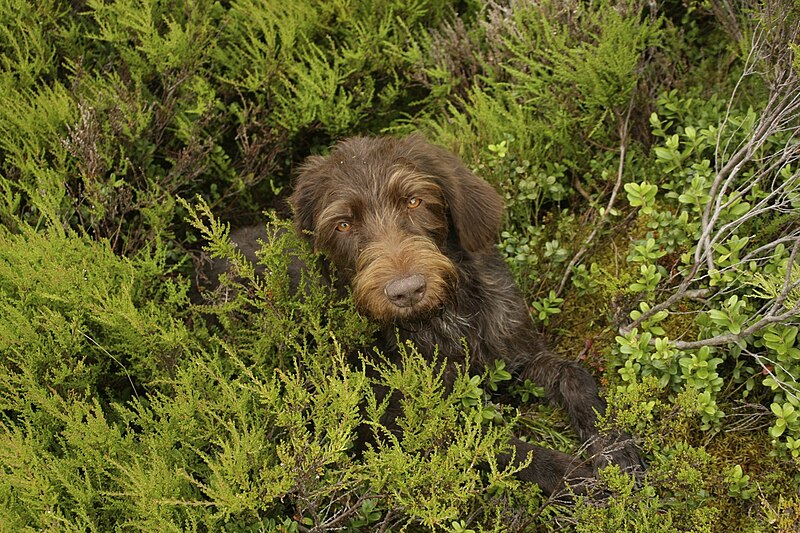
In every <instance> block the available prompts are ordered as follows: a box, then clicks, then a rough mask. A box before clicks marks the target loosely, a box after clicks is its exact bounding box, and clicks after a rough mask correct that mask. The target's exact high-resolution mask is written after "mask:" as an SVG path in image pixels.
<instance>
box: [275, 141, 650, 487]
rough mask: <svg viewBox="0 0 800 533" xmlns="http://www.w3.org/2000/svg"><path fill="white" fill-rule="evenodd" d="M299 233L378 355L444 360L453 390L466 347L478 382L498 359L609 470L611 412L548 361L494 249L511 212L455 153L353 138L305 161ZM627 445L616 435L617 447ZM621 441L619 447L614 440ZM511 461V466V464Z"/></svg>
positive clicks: (628, 452)
mask: <svg viewBox="0 0 800 533" xmlns="http://www.w3.org/2000/svg"><path fill="white" fill-rule="evenodd" d="M290 203H291V205H292V208H293V210H294V215H295V221H296V224H297V227H298V230H299V231H300V232H301V233H302V234H303V235H305V236H306V237H307V238H308V239H310V240H311V241H312V242H313V244H314V247H315V249H317V250H319V251H321V252H324V254H325V255H327V256H328V257H329V258H330V260H331V261H332V262H333V263H334V265H335V266H336V267H337V272H338V273H339V275H340V276H341V277H342V278H343V279H344V281H345V282H346V283H348V284H349V285H350V286H351V288H352V291H353V294H354V297H355V302H356V305H357V307H359V309H360V310H361V311H362V312H364V313H365V314H366V315H367V316H369V317H370V318H372V319H373V320H375V321H376V322H378V323H380V324H382V325H383V326H384V337H383V339H382V342H381V347H382V348H383V349H384V350H387V351H389V352H392V351H394V350H396V348H397V346H396V343H397V341H398V338H399V340H400V341H405V340H410V341H412V342H413V343H414V344H415V345H416V346H417V347H418V348H419V350H420V351H421V353H429V354H432V353H434V352H435V351H437V350H438V353H439V355H440V356H443V357H444V358H445V359H446V361H448V365H447V368H446V372H445V378H446V379H447V381H448V383H451V382H452V377H453V368H454V363H464V361H465V350H464V345H463V342H464V340H465V341H466V344H467V346H468V347H469V353H470V362H471V364H473V365H475V366H476V367H477V368H476V371H480V370H482V369H483V368H484V367H485V366H486V365H488V364H490V363H491V362H492V361H493V360H494V359H497V358H500V359H502V360H504V361H505V362H506V365H507V368H508V369H509V370H510V371H511V372H512V373H513V374H514V375H515V376H516V378H517V379H519V380H521V381H524V380H525V379H530V380H532V381H534V382H535V383H538V384H540V385H542V386H544V387H545V388H546V390H547V393H548V395H549V397H550V399H551V400H552V401H553V402H555V403H557V404H559V405H562V406H563V407H564V408H566V410H567V411H568V413H569V416H570V419H571V421H572V424H573V426H574V427H575V429H576V430H577V432H578V434H579V435H580V437H581V439H583V440H584V441H588V442H590V443H591V444H590V451H591V452H593V453H596V454H597V456H598V457H600V459H599V460H597V461H596V464H604V462H605V460H606V459H605V458H603V454H602V453H601V452H602V451H603V444H604V443H606V444H607V443H608V439H606V440H603V439H600V438H598V432H597V429H596V428H595V422H596V419H597V413H602V412H604V410H605V405H604V403H603V401H602V400H601V398H600V397H599V395H598V391H597V386H596V385H595V382H594V379H593V378H592V377H591V376H590V375H589V374H588V373H587V372H586V371H585V370H583V369H582V368H580V367H579V366H578V365H577V364H576V363H574V362H572V361H567V360H564V359H562V358H560V357H558V356H556V355H555V354H554V353H553V352H551V351H550V350H549V349H548V348H547V347H546V346H545V345H544V343H543V342H542V341H541V340H540V339H539V338H538V337H537V336H536V335H535V334H534V332H533V329H532V327H531V321H530V316H529V314H528V309H527V306H526V304H525V302H524V300H523V298H522V297H521V295H520V294H519V291H518V289H517V287H516V285H515V283H514V280H513V279H512V277H511V274H510V273H509V271H508V269H507V267H506V265H505V264H504V262H503V260H502V258H501V257H500V255H499V254H498V253H497V252H496V250H495V248H494V240H495V238H496V235H497V233H498V231H499V227H500V222H501V217H502V213H503V203H502V200H501V198H500V196H499V195H498V194H497V192H496V191H495V190H494V189H493V188H492V187H491V186H489V185H488V184H487V183H486V182H484V181H482V180H481V179H479V178H478V177H477V176H475V175H474V174H473V173H472V172H470V171H469V170H468V169H467V168H466V167H465V166H464V165H463V163H462V162H461V161H460V160H459V159H458V158H457V157H456V156H454V155H453V154H451V153H450V152H448V151H446V150H444V149H442V148H439V147H436V146H434V145H431V144H429V143H428V142H426V141H425V140H424V139H423V138H422V137H421V136H417V135H414V136H410V137H406V138H404V139H396V138H391V137H378V138H368V137H357V138H351V139H348V140H345V141H343V142H342V143H340V144H338V145H337V146H336V147H335V148H334V149H333V151H332V152H331V153H330V155H328V156H326V157H319V156H315V157H312V158H309V160H308V161H307V162H306V164H305V165H304V166H303V167H302V169H301V171H300V173H299V176H298V179H297V182H296V184H295V190H294V193H293V195H292V196H291V198H290ZM412 276H414V277H415V278H414V279H415V280H418V279H419V278H420V277H421V278H422V279H424V287H423V288H422V289H420V290H419V291H417V292H418V293H419V292H420V291H421V292H422V293H424V294H423V295H422V296H420V297H419V300H418V301H412V302H411V303H409V304H408V305H405V304H403V305H396V304H395V303H393V302H392V301H391V299H390V292H391V290H390V289H391V284H392V283H393V281H396V280H407V279H410V277H412ZM617 437H619V436H617ZM614 440H616V438H615V439H614ZM514 445H515V447H516V448H517V450H516V451H517V454H516V456H517V461H520V460H522V459H523V458H524V457H525V456H526V455H527V453H529V452H531V453H533V454H534V459H533V461H532V464H531V465H530V466H529V467H528V468H526V469H525V470H524V471H523V472H522V473H521V476H522V477H523V478H525V479H529V480H531V481H534V482H536V483H538V484H539V485H540V486H541V487H542V488H543V489H544V490H545V491H547V492H553V491H555V490H557V489H558V488H559V487H561V486H562V485H563V482H564V479H565V478H566V477H567V476H568V475H570V472H571V473H572V474H571V475H572V476H574V477H580V476H587V475H590V474H591V469H589V468H587V467H585V466H581V464H580V461H579V460H577V459H575V458H573V457H571V456H568V455H565V454H562V453H559V452H556V451H553V450H548V449H544V448H539V447H535V446H531V445H528V444H526V443H524V442H522V441H514ZM616 448H617V449H616V451H613V452H611V454H610V455H611V459H612V460H614V461H616V462H618V463H620V464H621V465H622V466H623V467H633V466H636V465H638V464H639V461H640V460H639V456H638V454H637V452H636V449H635V447H634V446H633V445H632V444H630V443H629V442H628V443H624V444H623V445H621V446H617V447H616ZM509 457H510V456H503V459H504V460H505V461H508V460H509Z"/></svg>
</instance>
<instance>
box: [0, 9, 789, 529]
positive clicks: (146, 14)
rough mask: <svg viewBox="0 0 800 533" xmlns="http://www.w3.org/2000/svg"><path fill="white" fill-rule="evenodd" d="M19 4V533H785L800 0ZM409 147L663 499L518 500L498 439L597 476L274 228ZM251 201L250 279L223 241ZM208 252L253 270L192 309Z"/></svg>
mask: <svg viewBox="0 0 800 533" xmlns="http://www.w3.org/2000/svg"><path fill="white" fill-rule="evenodd" d="M0 13H1V14H0V18H2V24H0V63H1V64H2V68H0V366H1V367H0V530H3V531H24V530H53V531H99V532H100V531H102V532H104V531H113V530H141V531H178V530H180V531H183V530H188V531H282V532H307V531H332V530H340V531H353V532H354V531H384V532H388V531H447V532H463V533H466V532H476V533H477V532H479V531H497V532H500V531H508V532H513V531H549V530H556V529H560V528H567V529H569V530H575V531H581V532H583V531H609V532H610V531H637V532H640V531H654V532H655V531H658V532H662V531H731V530H742V531H796V530H797V529H796V528H797V523H798V521H800V493H798V487H800V385H798V381H800V340H798V329H799V328H800V257H798V256H799V254H800V171H799V170H798V169H799V168H800V162H799V161H798V159H799V158H800V151H798V140H799V139H798V134H799V133H800V120H799V119H798V117H799V116H800V114H799V112H800V77H798V74H799V73H800V59H798V55H797V52H798V46H800V39H799V38H798V32H800V3H798V2H797V0H763V1H756V0H736V1H733V2H729V1H725V0H704V1H696V0H684V1H682V2H681V1H676V0H669V1H665V2H660V3H659V2H642V1H639V0H596V1H593V2H583V1H579V0H507V1H502V2H495V1H490V2H480V1H476V0H468V1H463V2H455V3H454V2H445V1H438V0H425V1H422V0H358V1H356V0H335V1H327V0H302V1H296V2H282V3H277V2H272V1H270V0H233V1H230V2H219V1H212V0H117V1H115V2H104V1H102V0H73V1H69V2H68V1H65V0H42V1H39V2H28V1H27V0H0ZM414 130H421V131H423V132H424V133H426V135H428V137H429V138H430V139H432V140H434V141H435V142H437V143H439V144H442V145H444V146H447V147H448V148H451V149H453V150H455V151H457V152H459V153H460V154H461V155H462V157H463V158H464V160H465V161H466V162H467V163H468V164H469V165H470V166H472V167H473V168H474V169H475V170H476V172H478V173H479V174H480V175H481V176H483V177H484V178H485V179H487V180H488V181H489V182H490V183H492V184H493V185H494V186H496V187H497V189H498V190H499V191H500V192H501V193H502V194H503V195H504V197H505V199H506V204H507V212H508V216H507V220H506V223H505V227H504V229H503V232H502V235H501V236H500V239H501V242H500V243H499V249H500V250H501V251H502V253H503V254H504V255H505V257H506V259H507V261H508V263H509V265H510V266H511V268H512V271H513V272H514V274H515V276H516V277H517V279H518V281H519V284H520V286H521V287H522V289H523V291H524V294H525V296H526V298H527V299H528V300H529V301H530V304H531V314H532V316H533V317H534V321H535V322H536V324H537V326H538V327H541V329H542V331H543V333H544V334H545V335H548V336H550V337H551V339H552V341H553V344H554V346H556V347H557V349H558V350H559V351H560V352H562V353H563V354H564V355H565V356H566V357H572V358H580V359H581V360H583V361H584V363H585V364H586V365H587V366H588V367H590V368H591V369H592V370H593V372H594V373H595V375H596V377H597V378H598V380H599V381H600V382H601V383H602V384H603V385H604V388H605V394H606V396H607V399H608V402H609V406H610V412H609V416H608V420H607V421H606V422H607V423H608V424H613V425H617V426H621V427H623V428H625V429H626V430H628V431H629V432H630V433H632V434H634V435H636V436H637V437H638V438H639V439H640V440H641V447H642V450H643V452H644V454H645V456H646V458H647V460H648V462H649V467H648V470H647V472H646V474H645V475H644V477H643V479H639V480H634V479H631V478H630V477H629V476H626V475H624V474H621V473H620V472H619V471H618V470H617V469H616V468H615V467H613V466H612V467H609V468H607V469H606V470H604V471H603V472H602V473H601V474H600V476H599V480H598V482H597V488H598V491H599V492H600V493H601V494H602V495H603V497H602V498H600V497H594V498H585V499H581V498H579V499H578V500H577V502H576V503H575V504H574V505H571V506H563V505H558V504H556V503H555V502H553V501H550V500H548V499H547V498H546V497H545V496H543V495H542V494H541V493H540V492H539V490H538V488H537V487H534V486H530V485H525V484H523V483H520V482H519V481H517V480H516V479H515V478H514V476H513V471H512V470H510V469H502V468H501V467H500V466H499V465H497V464H496V463H495V461H494V457H495V453H496V451H497V450H498V449H499V448H501V447H502V446H503V444H504V442H506V441H507V439H508V438H509V436H510V435H511V434H512V433H514V434H516V435H520V436H523V437H524V438H527V439H528V440H530V441H533V442H538V443H541V444H544V445H547V446H551V447H555V448H559V449H561V450H564V451H567V452H570V453H579V452H580V450H579V449H578V443H577V442H576V440H575V438H574V435H572V434H571V433H570V432H569V430H568V429H567V424H566V423H565V418H564V415H563V414H562V413H561V412H559V411H558V410H556V409H554V408H552V407H549V406H547V405H544V404H542V403H541V401H540V400H539V397H540V396H541V394H540V391H539V389H537V388H536V387H535V386H533V385H532V384H530V383H524V384H522V383H520V384H517V385H516V386H515V387H512V394H513V396H515V397H516V398H515V400H516V401H517V403H518V404H519V406H518V407H515V406H512V405H511V404H510V403H508V402H507V400H508V398H507V397H506V396H500V395H498V394H496V392H495V391H497V389H498V388H499V387H498V385H499V383H500V382H501V381H507V380H508V379H509V378H510V376H509V374H508V373H507V372H506V371H505V370H504V368H503V367H502V365H500V366H498V367H496V368H494V369H490V370H489V371H487V372H486V374H485V375H482V376H471V375H469V373H468V372H467V370H466V369H465V370H464V372H463V375H461V376H460V379H459V380H458V382H457V383H456V385H455V386H454V388H453V390H452V391H445V390H444V388H443V386H442V383H441V379H440V376H439V375H438V373H437V372H436V365H435V364H434V363H433V362H432V361H434V360H435V358H436V354H420V353H419V352H418V351H417V350H416V348H415V347H414V346H408V347H406V350H405V353H404V354H403V362H404V364H403V365H402V366H393V365H391V364H389V363H388V362H387V361H385V360H384V359H383V358H382V357H381V355H380V354H376V353H372V352H371V351H370V350H369V348H368V347H369V345H370V341H369V339H370V337H371V335H372V333H373V331H372V326H371V325H370V324H369V322H368V321H367V320H365V319H364V318H363V317H361V316H359V315H358V313H356V312H355V311H354V309H353V308H352V303H351V302H350V301H339V300H337V299H336V298H335V297H334V295H332V294H331V292H330V291H329V290H328V288H327V287H326V286H325V285H324V284H322V283H320V281H319V273H318V272H316V270H315V268H314V267H313V265H314V261H313V259H312V253H311V251H310V250H306V249H305V248H304V245H303V244H302V243H301V242H299V240H298V239H297V238H296V237H294V235H293V234H292V232H291V231H289V232H286V231H283V230H282V229H281V228H287V227H288V223H287V222H286V221H285V219H286V217H287V215H288V213H287V211H286V207H285V197H286V193H287V191H288V190H289V188H290V184H291V175H292V172H293V169H294V168H295V166H296V165H297V164H298V163H299V162H300V161H302V159H303V158H304V157H306V156H307V155H309V154H311V153H318V152H321V151H324V150H325V149H326V147H327V146H329V145H330V143H332V142H334V141H335V140H336V139H338V138H341V137H343V136H347V135H352V134H379V133H392V134H403V133H407V132H410V131H414ZM264 211H269V214H268V217H269V218H270V219H272V220H273V223H272V224H271V226H270V228H271V231H272V233H273V235H272V237H273V238H271V239H269V240H268V241H267V242H266V243H265V246H264V249H263V250H262V251H261V252H260V255H259V257H260V261H261V263H262V266H263V267H265V268H266V269H267V272H269V273H270V275H268V276H266V277H261V276H258V275H256V273H255V271H254V270H253V268H252V265H250V264H249V263H247V262H246V261H244V260H243V258H242V256H241V254H240V252H238V251H237V250H236V249H235V248H234V247H233V246H232V245H231V243H230V240H229V238H228V233H229V228H230V227H231V226H234V227H235V226H239V225H244V224H248V223H252V222H254V221H258V220H260V221H264V220H266V218H267V217H264V216H262V212H264ZM289 249H291V250H297V251H298V253H300V254H301V255H304V256H305V257H307V258H308V264H309V265H311V266H310V267H309V270H308V272H306V273H305V275H304V277H303V280H302V282H301V283H302V288H301V290H300V291H299V293H300V294H302V295H303V297H302V298H301V299H298V298H296V297H294V296H292V292H291V291H290V290H289V279H288V274H287V270H288V268H289V264H288V262H289V259H288V255H287V253H286V251H287V250H289ZM208 254H211V255H214V256H217V257H224V258H226V259H227V260H228V261H229V262H230V263H231V265H232V267H233V272H232V273H231V274H230V275H228V276H224V277H223V279H222V285H221V287H220V288H219V289H218V290H217V291H216V292H215V293H213V294H212V293H206V294H202V295H201V294H198V293H197V291H196V289H195V283H194V282H195V272H196V268H197V266H198V265H199V264H200V263H201V262H202V261H203V260H204V259H205V257H206V256H207V255H208ZM358 350H360V351H361V353H362V356H361V359H360V364H357V365H352V364H348V363H347V362H346V357H345V354H348V353H352V352H354V351H358ZM374 385H381V386H386V387H389V388H390V389H396V390H398V391H400V392H402V393H403V395H404V398H405V400H404V402H403V412H404V415H403V417H402V419H401V420H402V422H401V424H402V425H403V427H404V428H405V431H404V433H403V435H402V436H401V437H399V436H397V435H395V434H392V433H391V432H389V431H387V430H386V428H384V427H382V426H381V424H380V422H379V419H380V415H381V413H382V412H383V411H384V410H385V409H386V405H385V404H384V403H383V402H380V401H378V400H377V399H376V397H375V395H374V394H373V392H372V390H373V386H374ZM515 405H516V404H515ZM363 425H366V426H367V427H368V428H370V430H371V431H372V432H373V434H374V435H375V439H374V440H375V444H374V446H371V447H368V448H367V449H366V450H362V451H359V450H356V449H355V448H354V445H355V441H356V429H357V428H358V427H359V426H363ZM478 463H481V464H482V465H483V466H482V467H481V468H478V467H477V465H478Z"/></svg>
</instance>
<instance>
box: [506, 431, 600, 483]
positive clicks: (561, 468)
mask: <svg viewBox="0 0 800 533" xmlns="http://www.w3.org/2000/svg"><path fill="white" fill-rule="evenodd" d="M509 444H510V445H511V446H512V447H513V448H514V451H513V452H509V453H501V454H500V455H498V457H497V459H498V462H499V464H500V466H502V467H508V466H510V465H512V464H513V466H516V467H518V466H520V465H522V464H524V463H525V462H526V461H528V459H530V462H529V464H528V465H527V466H525V468H523V469H522V470H520V471H519V472H518V473H517V474H516V475H517V477H518V478H519V479H521V480H523V481H529V482H531V483H536V484H537V485H539V487H540V488H541V489H542V491H543V492H544V493H545V494H548V495H553V494H557V493H561V492H563V491H566V490H567V488H568V487H569V488H570V490H573V491H574V492H575V493H578V494H579V493H581V492H583V490H582V488H583V487H582V485H581V482H582V481H583V480H586V479H589V478H591V477H592V475H593V472H592V468H591V467H590V466H588V465H587V464H586V462H584V461H582V460H581V459H580V458H577V457H573V456H571V455H568V454H566V453H562V452H559V451H557V450H552V449H550V448H542V447H541V446H536V445H533V444H529V443H527V442H524V441H521V440H519V439H517V438H512V439H511V441H510V442H509Z"/></svg>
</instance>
